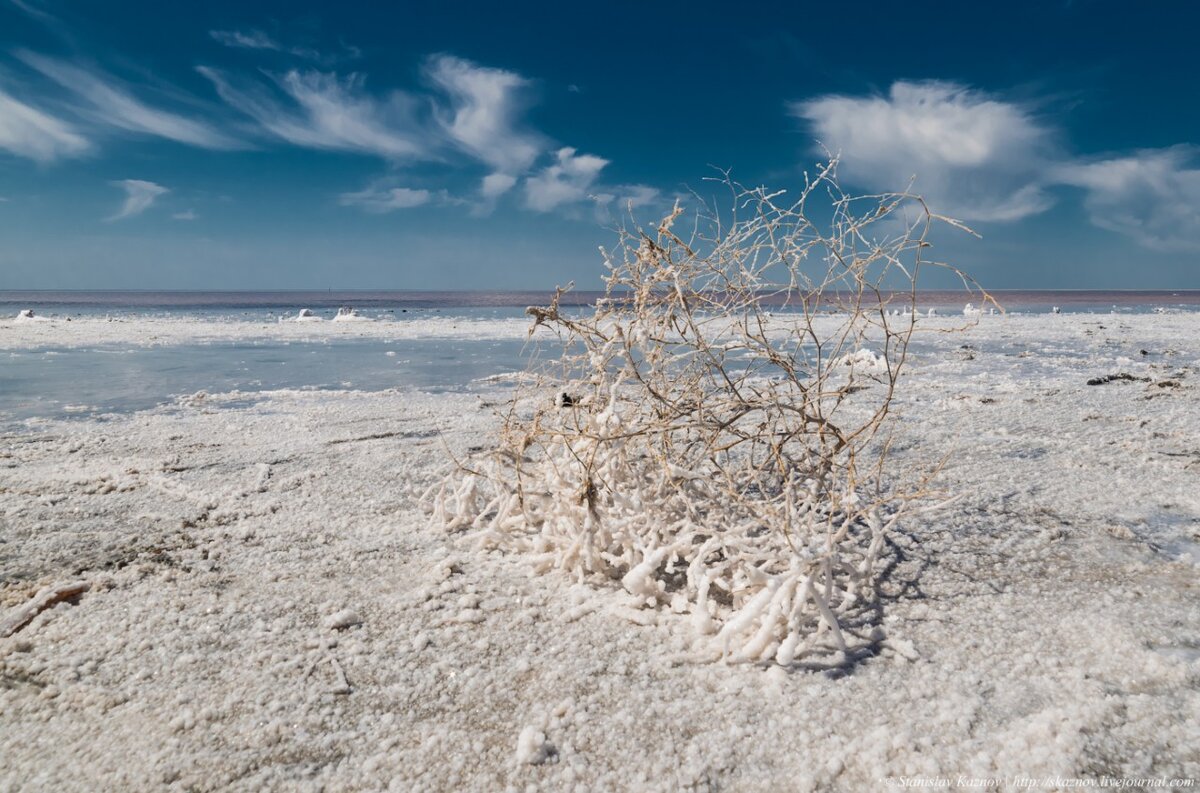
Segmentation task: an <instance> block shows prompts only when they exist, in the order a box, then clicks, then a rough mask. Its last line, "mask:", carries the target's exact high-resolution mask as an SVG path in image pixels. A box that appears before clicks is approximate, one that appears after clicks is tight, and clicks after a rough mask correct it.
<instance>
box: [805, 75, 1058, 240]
mask: <svg viewBox="0 0 1200 793" xmlns="http://www.w3.org/2000/svg"><path fill="white" fill-rule="evenodd" d="M790 110H791V112H792V114H793V115H795V116H797V117H799V118H801V119H804V120H805V121H807V122H808V123H809V124H810V125H811V127H812V130H813V132H814V133H815V136H816V137H817V138H818V139H819V140H820V141H821V143H822V144H824V145H825V146H827V147H828V148H829V149H830V150H831V151H833V152H835V153H838V154H840V155H842V157H843V159H842V163H841V172H842V175H843V177H845V178H846V180H847V181H848V182H851V183H853V184H858V185H861V186H864V187H868V188H870V189H873V190H895V189H898V188H902V187H903V186H905V185H907V184H908V182H909V180H910V179H912V177H913V176H916V182H915V185H914V190H915V192H917V193H919V194H921V195H923V196H924V197H925V198H926V199H927V200H928V201H929V202H930V203H931V204H932V206H933V209H934V210H935V211H938V212H942V213H944V214H949V215H954V216H956V217H959V218H962V219H964V220H983V221H1014V220H1019V219H1021V218H1024V217H1028V216H1030V215H1033V214H1036V213H1039V212H1042V211H1044V210H1045V209H1047V208H1049V206H1050V204H1051V198H1050V196H1049V195H1048V194H1047V193H1046V191H1045V190H1044V187H1043V179H1044V173H1045V170H1046V167H1047V165H1048V163H1049V161H1050V160H1051V158H1052V157H1053V144H1052V137H1053V136H1052V135H1051V131H1050V130H1049V129H1048V128H1047V127H1046V126H1044V125H1043V124H1041V123H1040V122H1039V121H1038V120H1037V119H1036V118H1035V117H1034V116H1033V114H1032V113H1031V112H1030V111H1029V109H1027V108H1025V107H1023V106H1021V105H1018V104H1015V103H1012V102H1006V101H1002V100H999V99H996V98H993V97H990V96H988V95H986V94H984V93H981V92H979V91H974V90H971V89H969V88H967V87H965V86H962V85H958V84H956V83H950V82H937V81H930V82H904V81H901V82H897V83H895V84H894V85H892V88H891V90H890V91H889V93H888V95H887V96H868V97H855V96H842V95H831V96H823V97H818V98H816V99H812V100H809V101H805V102H796V103H793V104H791V105H790Z"/></svg>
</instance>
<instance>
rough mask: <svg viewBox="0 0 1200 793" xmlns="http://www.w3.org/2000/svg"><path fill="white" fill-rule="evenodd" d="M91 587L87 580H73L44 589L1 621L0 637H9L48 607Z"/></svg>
mask: <svg viewBox="0 0 1200 793" xmlns="http://www.w3.org/2000/svg"><path fill="white" fill-rule="evenodd" d="M90 587H91V584H89V583H88V582H87V581H73V582H72V583H69V584H57V585H55V586H48V587H46V588H45V589H42V590H41V591H40V592H38V593H37V594H36V595H34V596H33V599H32V600H30V601H29V602H28V603H26V604H25V605H23V606H18V607H17V608H15V609H13V610H12V611H11V612H9V613H8V615H7V616H6V617H5V618H4V619H3V621H0V638H8V637H9V636H12V635H13V634H14V633H16V632H17V631H19V630H21V629H22V628H24V627H25V626H26V625H28V624H29V623H30V622H32V621H33V618H34V617H36V616H37V615H38V614H41V613H42V612H43V611H45V610H46V609H48V608H50V607H51V606H53V605H55V604H56V603H59V602H61V601H64V600H68V599H70V598H73V597H75V596H76V595H78V594H81V593H83V592H86V591H87V590H88V589H89V588H90Z"/></svg>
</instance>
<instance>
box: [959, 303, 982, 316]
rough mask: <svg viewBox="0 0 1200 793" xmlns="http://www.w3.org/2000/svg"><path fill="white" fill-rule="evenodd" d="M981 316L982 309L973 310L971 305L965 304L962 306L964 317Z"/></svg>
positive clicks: (973, 307)
mask: <svg viewBox="0 0 1200 793" xmlns="http://www.w3.org/2000/svg"><path fill="white" fill-rule="evenodd" d="M981 314H983V309H982V308H975V306H974V305H973V304H971V303H967V304H966V305H965V306H963V316H964V317H978V316H980V315H981Z"/></svg>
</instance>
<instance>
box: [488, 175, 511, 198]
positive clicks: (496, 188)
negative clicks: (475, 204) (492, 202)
mask: <svg viewBox="0 0 1200 793" xmlns="http://www.w3.org/2000/svg"><path fill="white" fill-rule="evenodd" d="M516 183H517V177H515V176H510V175H509V174H506V173H491V174H488V175H487V176H485V177H483V184H482V185H481V186H480V188H479V192H480V193H481V194H482V195H483V197H484V198H498V197H499V196H502V195H504V194H505V193H507V192H508V191H509V190H511V189H513V186H514V185H515V184H516Z"/></svg>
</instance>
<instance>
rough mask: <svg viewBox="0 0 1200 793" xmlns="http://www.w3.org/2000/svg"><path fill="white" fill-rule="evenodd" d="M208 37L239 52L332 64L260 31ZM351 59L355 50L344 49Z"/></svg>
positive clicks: (216, 32) (218, 32) (219, 32)
mask: <svg viewBox="0 0 1200 793" xmlns="http://www.w3.org/2000/svg"><path fill="white" fill-rule="evenodd" d="M208 35H210V36H212V38H213V40H214V41H216V42H217V43H219V44H224V45H225V46H226V47H232V48H234V49H240V50H268V51H271V52H285V53H287V54H289V55H296V56H298V57H300V58H308V59H309V60H313V61H327V62H332V61H333V60H336V59H333V58H324V57H322V56H321V53H319V52H317V51H316V50H314V49H310V48H309V47H290V46H285V45H283V44H282V43H280V42H279V41H277V40H276V39H274V38H272V37H271V36H270V35H269V34H267V33H264V32H263V31H261V30H249V31H244V32H243V31H240V30H210V31H208ZM345 49H346V50H347V51H348V52H349V53H350V56H351V57H358V56H359V54H360V53H359V52H358V50H357V48H353V47H346V48H345Z"/></svg>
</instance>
